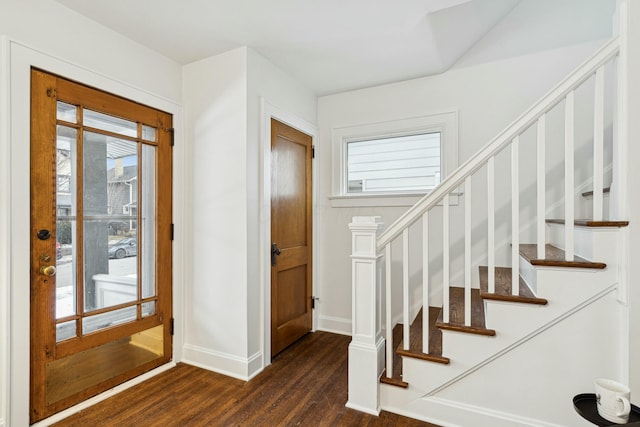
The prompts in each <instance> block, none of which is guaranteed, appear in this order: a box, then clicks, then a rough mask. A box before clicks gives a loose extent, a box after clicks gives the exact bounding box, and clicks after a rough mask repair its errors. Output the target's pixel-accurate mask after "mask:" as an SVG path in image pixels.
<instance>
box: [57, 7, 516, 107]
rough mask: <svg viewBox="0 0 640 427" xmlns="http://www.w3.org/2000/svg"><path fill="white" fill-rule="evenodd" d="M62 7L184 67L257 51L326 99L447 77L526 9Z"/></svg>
mask: <svg viewBox="0 0 640 427" xmlns="http://www.w3.org/2000/svg"><path fill="white" fill-rule="evenodd" d="M56 1H57V2H58V3H61V4H62V5H64V6H67V7H69V8H70V9H73V10H75V11H76V12H78V13H80V14H82V15H85V16H86V17H88V18H90V19H92V20H94V21H96V22H98V23H100V24H102V25H104V26H106V27H109V28H111V29H113V30H114V31H116V32H118V33H120V34H122V35H124V36H126V37H128V38H130V39H132V40H134V41H136V42H138V43H140V44H142V45H144V46H147V47H148V48H150V49H153V50H155V51H157V52H159V53H161V54H163V55H165V56H167V57H168V58H171V59H173V60H175V61H177V62H179V63H182V64H187V63H190V62H193V61H197V60H200V59H203V58H206V57H209V56H213V55H217V54H220V53H223V52H225V51H228V50H231V49H234V48H236V47H240V46H249V47H251V48H253V49H255V50H256V51H257V52H259V53H260V54H262V55H263V56H265V57H266V58H267V59H269V60H270V61H271V62H272V63H274V64H275V65H277V66H279V67H280V68H282V69H283V70H285V71H287V72H288V73H289V74H291V75H292V76H293V77H295V78H296V79H298V80H299V81H300V82H301V83H302V84H303V85H305V86H307V87H308V88H309V89H311V90H313V91H314V92H315V93H316V94H318V95H324V94H329V93H336V92H342V91H347V90H352V89H357V88H362V87H367V86H375V85H379V84H383V83H388V82H393V81H400V80H407V79H410V78H415V77H421V76H425V75H431V74H436V73H441V72H443V71H445V70H446V69H448V68H449V67H450V66H451V65H452V64H454V63H455V61H456V60H458V59H459V58H460V57H461V56H462V55H463V54H464V53H465V52H466V51H467V50H468V49H469V48H470V47H471V46H473V45H474V44H475V43H476V42H477V41H478V40H480V39H481V38H482V37H483V36H484V35H485V34H486V33H487V32H488V31H489V30H490V29H491V28H492V27H493V26H494V25H495V24H496V23H497V22H498V21H500V20H501V19H502V18H503V17H504V16H505V15H506V14H507V13H508V12H509V11H510V10H511V9H512V8H513V7H514V6H515V5H516V4H517V3H519V2H520V0H349V1H345V0H324V1H321V2H319V1H314V0H270V1H264V0H182V1H180V2H176V1H175V0H136V1H135V2H132V1H128V0H110V1H100V2H99V1H86V0H56ZM145 18H146V19H145Z"/></svg>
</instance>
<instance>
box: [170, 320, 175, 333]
mask: <svg viewBox="0 0 640 427" xmlns="http://www.w3.org/2000/svg"><path fill="white" fill-rule="evenodd" d="M174 324H175V322H174V321H173V317H172V318H171V320H170V321H169V332H171V335H173V332H174Z"/></svg>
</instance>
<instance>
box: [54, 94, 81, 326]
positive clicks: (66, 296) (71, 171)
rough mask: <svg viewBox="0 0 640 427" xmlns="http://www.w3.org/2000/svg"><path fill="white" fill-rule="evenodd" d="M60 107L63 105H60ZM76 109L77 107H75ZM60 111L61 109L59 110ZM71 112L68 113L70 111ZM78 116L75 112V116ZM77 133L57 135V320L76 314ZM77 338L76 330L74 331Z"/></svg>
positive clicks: (59, 130)
mask: <svg viewBox="0 0 640 427" xmlns="http://www.w3.org/2000/svg"><path fill="white" fill-rule="evenodd" d="M58 104H60V103H58ZM74 108H75V107H74ZM58 111H60V109H58ZM66 111H68V109H67V110H66ZM72 115H73V116H75V111H74V112H73V114H72ZM76 141H77V130H76V129H74V128H71V127H67V126H58V127H57V132H56V183H57V187H56V255H55V256H56V270H57V271H56V319H62V318H65V317H68V316H72V315H74V314H76V297H75V295H76V278H75V275H74V271H75V262H74V261H73V260H74V259H75V257H74V256H73V253H74V245H73V242H74V241H75V234H76V230H75V228H76V197H77V183H76V179H75V176H76V169H77V142H76ZM73 334H74V335H75V329H74V330H73Z"/></svg>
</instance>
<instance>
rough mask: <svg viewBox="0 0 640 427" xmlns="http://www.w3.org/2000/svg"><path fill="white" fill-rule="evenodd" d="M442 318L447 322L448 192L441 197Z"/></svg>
mask: <svg viewBox="0 0 640 427" xmlns="http://www.w3.org/2000/svg"><path fill="white" fill-rule="evenodd" d="M442 320H443V322H444V323H449V194H445V196H444V198H443V199H442Z"/></svg>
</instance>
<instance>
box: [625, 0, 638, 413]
mask: <svg viewBox="0 0 640 427" xmlns="http://www.w3.org/2000/svg"><path fill="white" fill-rule="evenodd" d="M626 3H627V6H628V12H629V15H628V18H627V19H628V21H627V22H628V24H627V25H628V28H629V37H628V43H629V44H628V68H627V74H628V76H629V85H628V87H627V95H628V96H627V106H628V116H627V119H628V120H627V121H626V122H625V125H624V127H625V128H626V132H627V139H626V143H627V144H628V145H627V147H628V153H627V155H626V156H624V158H623V160H624V163H625V168H626V169H625V170H626V171H627V183H628V186H627V188H626V191H625V193H624V194H625V196H626V197H625V200H628V202H629V204H628V206H627V209H626V210H627V213H628V219H629V222H630V225H629V228H628V230H627V231H626V233H627V234H626V236H625V237H626V244H628V247H629V252H628V259H627V260H626V261H627V266H628V276H627V277H628V289H629V305H628V325H629V328H630V330H629V331H628V333H629V335H628V336H629V349H628V351H629V359H628V364H629V371H630V372H629V384H630V387H631V393H632V395H634V396H636V397H635V398H634V400H636V401H637V397H638V396H640V364H638V360H640V283H639V282H640V264H639V263H638V262H637V260H638V259H639V258H640V197H638V191H637V189H636V185H637V183H638V182H640V168H638V167H637V165H638V164H639V163H640V145H639V144H637V141H639V140H640V121H638V120H637V117H640V79H639V78H638V76H640V4H638V2H637V1H627V2H626Z"/></svg>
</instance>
